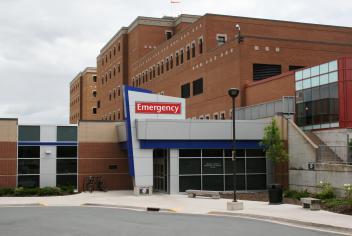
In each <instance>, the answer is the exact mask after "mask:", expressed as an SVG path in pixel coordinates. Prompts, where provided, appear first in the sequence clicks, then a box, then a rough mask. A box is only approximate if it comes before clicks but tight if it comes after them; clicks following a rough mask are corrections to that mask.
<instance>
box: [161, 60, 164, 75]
mask: <svg viewBox="0 0 352 236" xmlns="http://www.w3.org/2000/svg"><path fill="white" fill-rule="evenodd" d="M163 73H164V61H162V62H161V74H163Z"/></svg>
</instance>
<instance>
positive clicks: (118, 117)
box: [117, 111, 121, 120]
mask: <svg viewBox="0 0 352 236" xmlns="http://www.w3.org/2000/svg"><path fill="white" fill-rule="evenodd" d="M120 114H121V113H120V111H118V112H117V119H118V120H120V119H121V115H120Z"/></svg>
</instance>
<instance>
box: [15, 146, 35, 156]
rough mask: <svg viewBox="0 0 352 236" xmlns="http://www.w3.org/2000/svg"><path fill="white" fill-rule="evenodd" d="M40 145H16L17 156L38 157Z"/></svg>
mask: <svg viewBox="0 0 352 236" xmlns="http://www.w3.org/2000/svg"><path fill="white" fill-rule="evenodd" d="M39 157H40V146H18V158H39Z"/></svg>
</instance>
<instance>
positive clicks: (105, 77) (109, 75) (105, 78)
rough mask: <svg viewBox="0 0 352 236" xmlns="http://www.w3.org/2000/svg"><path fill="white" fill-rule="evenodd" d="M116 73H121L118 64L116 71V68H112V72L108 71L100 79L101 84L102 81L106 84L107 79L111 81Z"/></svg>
mask: <svg viewBox="0 0 352 236" xmlns="http://www.w3.org/2000/svg"><path fill="white" fill-rule="evenodd" d="M116 71H117V73H120V72H121V65H120V64H118V65H117V70H116V67H114V69H113V70H109V72H106V73H105V76H103V77H101V84H104V81H105V84H106V83H107V82H108V78H109V79H112V78H113V77H115V76H116Z"/></svg>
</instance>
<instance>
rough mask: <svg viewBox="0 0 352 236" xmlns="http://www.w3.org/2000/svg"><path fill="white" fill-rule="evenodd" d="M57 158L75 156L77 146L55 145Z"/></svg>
mask: <svg viewBox="0 0 352 236" xmlns="http://www.w3.org/2000/svg"><path fill="white" fill-rule="evenodd" d="M56 155H57V158H70V157H72V158H77V146H57V147H56Z"/></svg>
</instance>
